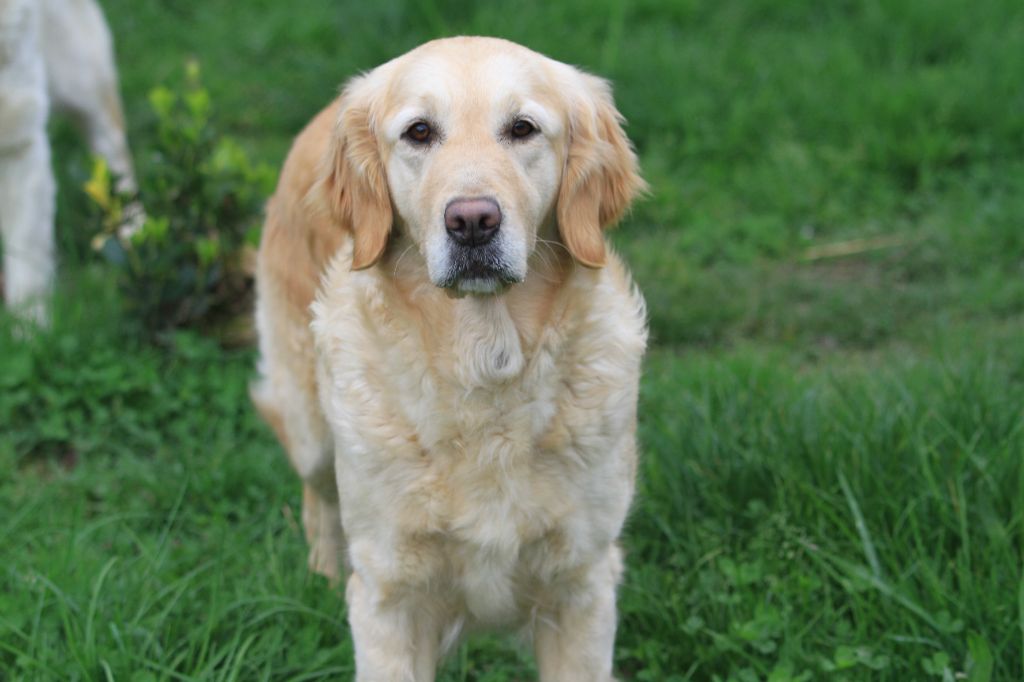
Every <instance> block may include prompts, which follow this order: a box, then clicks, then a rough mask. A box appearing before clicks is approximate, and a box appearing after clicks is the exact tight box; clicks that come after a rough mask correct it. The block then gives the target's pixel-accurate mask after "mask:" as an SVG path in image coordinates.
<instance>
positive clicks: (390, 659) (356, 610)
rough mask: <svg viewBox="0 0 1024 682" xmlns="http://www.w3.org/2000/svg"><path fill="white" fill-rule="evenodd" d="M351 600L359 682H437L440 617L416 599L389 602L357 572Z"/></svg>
mask: <svg viewBox="0 0 1024 682" xmlns="http://www.w3.org/2000/svg"><path fill="white" fill-rule="evenodd" d="M345 597H346V599H347V601H348V622H349V627H350V628H351V629H352V640H353V642H354V643H355V650H356V682H433V680H434V676H435V674H436V671H437V657H438V649H439V646H440V627H439V624H438V622H437V614H436V613H434V612H432V609H430V608H424V606H425V605H423V604H420V603H418V602H414V601H413V600H403V599H387V598H386V596H384V595H381V594H380V593H379V590H377V589H376V588H374V587H373V586H372V585H370V584H369V583H368V582H366V581H364V580H363V579H362V578H361V577H360V576H359V574H358V573H355V572H353V573H352V575H351V576H349V579H348V586H347V589H346V593H345Z"/></svg>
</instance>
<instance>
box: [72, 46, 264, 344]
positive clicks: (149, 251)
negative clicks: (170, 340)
mask: <svg viewBox="0 0 1024 682" xmlns="http://www.w3.org/2000/svg"><path fill="white" fill-rule="evenodd" d="M149 102H150V105H151V106H152V109H153V112H154V113H155V120H156V125H155V128H156V130H155V134H154V135H153V136H152V137H151V140H150V145H151V146H150V147H149V148H146V149H145V151H144V152H143V158H144V159H145V163H144V164H142V169H141V170H142V173H141V175H140V178H139V193H138V197H133V196H127V195H124V194H120V193H118V192H116V191H113V190H112V187H113V184H112V181H111V177H110V173H109V171H108V169H107V167H106V164H105V163H104V162H103V161H102V160H97V161H95V162H94V167H93V173H92V177H91V178H90V180H89V181H88V182H87V183H86V184H85V191H86V193H87V194H88V195H89V196H90V197H91V198H92V200H93V202H94V203H95V205H96V207H97V209H98V211H97V213H98V215H97V222H98V223H99V226H100V231H99V233H98V234H97V235H96V237H95V238H94V239H93V242H92V244H93V248H94V249H96V250H97V251H99V252H100V253H101V254H102V256H103V257H104V258H105V259H106V260H107V261H108V262H110V263H111V264H113V265H114V266H115V267H116V268H117V273H118V274H117V276H118V284H119V287H120V289H121V291H122V294H123V298H124V301H125V305H126V308H127V309H128V311H129V312H130V313H131V315H132V316H133V317H134V318H136V319H137V320H138V321H139V322H140V323H141V324H142V326H143V327H144V329H145V330H146V331H147V332H149V333H152V334H155V335H160V334H162V333H165V332H167V331H170V330H172V329H174V328H180V327H196V328H199V329H202V330H205V331H211V330H212V331H216V332H217V333H218V334H219V335H221V336H222V337H224V336H225V335H226V336H227V337H230V336H232V333H231V332H227V333H226V334H225V331H224V330H225V329H230V328H231V326H232V321H234V320H236V319H237V318H238V317H239V315H240V314H242V313H244V312H247V311H248V310H249V309H250V308H251V299H252V289H253V282H252V272H251V268H250V267H248V265H247V261H249V260H251V257H252V254H253V253H254V247H255V245H256V242H257V241H258V236H259V217H260V213H261V209H262V202H263V200H264V198H265V197H266V196H268V195H269V193H270V191H271V189H272V188H273V182H274V173H273V171H272V170H271V169H270V168H269V167H268V166H266V165H265V164H255V163H253V162H252V161H251V160H250V158H249V156H248V154H247V153H246V151H245V150H244V149H243V148H242V147H241V146H240V145H239V144H238V143H237V142H236V141H235V140H233V139H232V138H230V137H228V136H225V135H222V134H220V132H219V131H218V129H217V125H216V120H215V118H214V117H213V116H212V115H211V102H210V96H209V93H208V92H207V90H206V89H205V88H204V87H203V86H202V83H201V81H200V76H199V67H198V65H197V64H196V63H194V62H191V63H189V64H187V65H186V68H185V73H184V79H183V82H182V83H181V86H180V88H179V90H178V91H175V90H172V89H170V88H168V87H165V86H159V87H157V88H154V89H153V90H152V91H151V92H150V94H149ZM143 206H144V207H145V211H144V212H143V210H142V207H143ZM235 336H237V334H235ZM229 340H230V339H229Z"/></svg>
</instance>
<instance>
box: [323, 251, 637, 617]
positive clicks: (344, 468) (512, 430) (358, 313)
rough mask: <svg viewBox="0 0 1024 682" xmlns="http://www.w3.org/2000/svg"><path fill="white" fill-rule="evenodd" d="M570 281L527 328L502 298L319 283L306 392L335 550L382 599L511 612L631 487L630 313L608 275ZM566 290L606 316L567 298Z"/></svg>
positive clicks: (524, 608)
mask: <svg viewBox="0 0 1024 682" xmlns="http://www.w3.org/2000/svg"><path fill="white" fill-rule="evenodd" d="M585 276H587V277H590V279H591V280H593V281H591V282H587V283H586V284H587V286H584V283H583V282H575V283H569V284H567V285H566V286H567V287H568V288H567V289H566V290H565V291H563V292H562V293H560V294H559V298H556V300H555V301H554V302H553V304H552V306H551V309H550V310H549V311H547V312H546V313H545V317H546V319H545V320H544V321H543V323H542V324H539V325H537V326H536V327H535V328H533V329H528V330H525V329H523V328H522V326H521V325H520V326H519V327H517V324H516V321H515V319H514V318H515V317H516V316H515V315H514V314H513V313H512V312H511V311H510V309H509V306H508V305H507V304H506V303H505V302H504V301H503V300H502V299H501V298H488V299H473V298H469V299H463V300H460V301H457V302H450V301H446V302H445V305H442V306H439V307H432V306H430V305H429V304H428V305H426V306H421V307H420V308H419V310H420V313H419V314H411V315H410V314H408V313H409V311H408V310H402V311H397V310H395V309H394V305H395V300H396V298H395V296H394V295H393V292H389V291H388V290H387V283H386V281H383V280H375V276H373V275H356V276H352V275H350V274H349V273H347V272H343V271H341V269H339V268H335V269H334V271H333V273H332V274H331V275H329V276H328V279H327V282H326V286H325V292H326V293H325V295H324V296H323V297H322V298H321V301H320V303H318V304H317V306H316V307H315V309H316V311H317V313H316V321H315V322H314V330H315V332H316V335H317V345H318V350H319V353H320V359H321V373H320V390H321V400H322V403H323V404H324V407H325V413H326V415H327V418H328V420H329V421H330V423H331V425H332V428H333V431H334V433H335V438H336V440H337V443H336V446H337V457H336V465H337V472H338V482H339V492H340V495H341V506H342V518H343V522H344V526H345V532H346V536H347V539H348V542H349V549H350V555H351V560H352V562H353V565H354V567H355V568H356V570H358V571H359V572H360V574H361V575H363V576H364V579H366V577H365V576H369V577H370V579H371V580H374V581H376V587H377V588H378V589H379V591H380V593H381V595H382V598H383V597H386V596H387V595H393V594H405V593H408V594H418V595H422V594H424V593H430V594H435V595H437V596H441V597H443V599H444V600H445V601H446V602H448V603H461V605H462V607H463V609H464V610H465V611H466V612H468V616H469V617H471V618H473V619H475V620H479V621H484V622H497V621H508V620H514V619H516V618H521V617H522V616H523V614H524V613H526V612H528V611H529V610H530V609H531V608H532V607H533V606H536V604H537V603H539V602H542V601H543V600H544V599H545V598H546V595H547V593H548V592H549V591H550V590H555V589H558V583H559V581H565V580H570V579H571V576H572V575H573V570H574V568H576V567H578V566H582V565H585V564H586V563H588V562H590V561H592V560H593V559H594V556H595V555H596V554H598V553H600V552H602V551H606V549H607V547H608V546H609V545H610V544H611V543H612V542H614V540H615V538H616V537H617V535H618V533H619V531H620V529H621V525H622V522H623V520H624V518H625V514H626V511H627V508H628V506H629V501H630V498H631V496H632V491H633V479H634V473H635V449H634V442H633V439H634V430H635V428H634V427H635V404H636V388H637V381H638V376H639V361H640V356H641V354H642V350H643V345H644V328H643V312H642V303H641V302H640V301H639V299H638V298H637V297H636V296H635V295H634V294H633V293H632V292H631V291H630V289H629V285H628V281H627V280H626V279H625V276H624V274H623V273H622V271H621V269H620V268H610V269H609V270H607V271H605V272H604V273H601V274H596V273H585ZM617 277H618V278H619V280H621V281H617V280H616V278H617ZM335 284H337V285H339V286H337V287H335V286H333V285H335ZM573 286H577V287H578V288H579V291H573V290H572V287H573ZM595 287H596V288H597V290H594V288H595ZM579 295H587V296H591V297H600V298H599V299H595V300H600V305H601V306H612V307H614V308H616V309H617V310H616V311H615V313H614V314H613V315H604V314H598V313H599V311H598V310H597V309H596V308H594V306H592V305H585V306H583V305H581V304H580V301H579V300H575V301H573V302H572V305H566V303H567V300H566V297H571V296H579ZM609 299H610V300H609ZM424 311H425V312H424ZM606 320H614V321H615V323H614V324H611V323H610V322H608V323H606V322H605V321H606ZM531 602H533V603H531Z"/></svg>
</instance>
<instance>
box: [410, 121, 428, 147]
mask: <svg viewBox="0 0 1024 682" xmlns="http://www.w3.org/2000/svg"><path fill="white" fill-rule="evenodd" d="M405 137H406V138H407V139H408V140H409V141H410V142H413V143H415V144H429V143H430V142H431V141H432V140H433V137H434V131H433V130H432V129H431V127H430V124H429V123H427V122H426V121H416V122H415V123H413V124H412V125H411V126H409V127H408V128H407V129H406V131H405Z"/></svg>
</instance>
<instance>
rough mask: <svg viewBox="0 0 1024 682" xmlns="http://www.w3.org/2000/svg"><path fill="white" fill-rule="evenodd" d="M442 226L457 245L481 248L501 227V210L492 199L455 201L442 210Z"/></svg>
mask: <svg viewBox="0 0 1024 682" xmlns="http://www.w3.org/2000/svg"><path fill="white" fill-rule="evenodd" d="M444 226H445V227H446V228H447V229H448V234H449V235H451V237H452V239H454V240H455V241H456V242H457V243H459V244H461V245H463V246H482V245H483V244H486V243H487V242H489V241H491V240H492V239H493V238H494V235H496V234H497V233H498V228H499V227H501V209H500V208H499V207H498V202H496V201H495V200H494V199H486V198H482V199H456V200H455V201H453V202H451V203H450V204H448V207H447V208H446V209H445V210H444Z"/></svg>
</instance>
